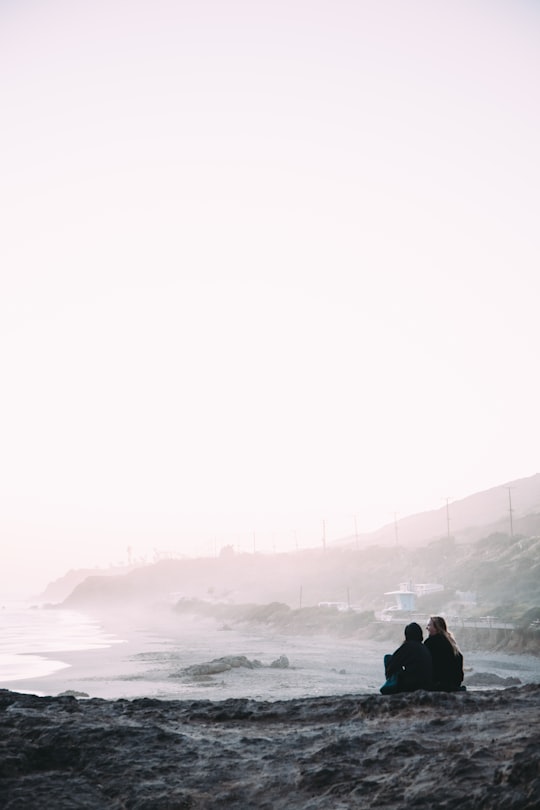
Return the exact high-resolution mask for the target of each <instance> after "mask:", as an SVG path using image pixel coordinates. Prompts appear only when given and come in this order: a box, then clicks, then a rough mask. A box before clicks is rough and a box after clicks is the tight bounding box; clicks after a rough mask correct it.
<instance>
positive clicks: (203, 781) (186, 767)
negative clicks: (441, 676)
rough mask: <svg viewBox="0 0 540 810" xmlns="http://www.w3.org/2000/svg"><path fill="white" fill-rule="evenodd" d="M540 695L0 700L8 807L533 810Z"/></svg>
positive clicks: (533, 689)
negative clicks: (274, 699) (217, 700)
mask: <svg viewBox="0 0 540 810" xmlns="http://www.w3.org/2000/svg"><path fill="white" fill-rule="evenodd" d="M539 747H540V684H530V685H528V686H521V687H516V688H513V689H505V690H498V689H491V690H486V691H478V692H458V693H445V692H442V693H441V692H423V691H420V692H414V693H411V694H399V695H392V696H388V697H383V696H382V695H378V694H369V695H362V694H355V695H342V696H335V697H313V698H305V699H296V700H278V701H257V700H251V699H229V700H224V701H219V702H212V701H209V700H199V701H195V700H172V701H167V700H160V699H157V698H155V699H154V698H143V699H138V700H132V701H130V700H115V701H107V700H101V699H97V698H91V699H88V700H82V701H78V700H76V699H75V698H74V697H69V696H64V697H36V696H35V695H28V694H19V693H16V692H9V691H7V690H2V689H0V807H1V808H2V810H42V808H51V810H53V808H54V810H64V809H65V810H68V808H69V810H104V808H107V810H122V808H125V809H127V808H129V810H188V808H189V810H223V808H228V810H246V808H267V809H269V808H271V809H272V810H307V809H308V808H309V810H328V809H329V808H338V807H339V808H340V810H358V808H366V809H367V808H376V807H384V808H387V810H402V809H403V808H412V807H418V808H420V807H421V808H443V807H459V808H460V810H476V808H489V810H506V808H515V810H517V808H519V810H533V809H535V808H538V791H539V789H540V760H539V758H538V750H539Z"/></svg>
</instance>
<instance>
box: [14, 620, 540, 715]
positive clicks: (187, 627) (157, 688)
mask: <svg viewBox="0 0 540 810" xmlns="http://www.w3.org/2000/svg"><path fill="white" fill-rule="evenodd" d="M101 622H102V629H103V631H104V633H106V635H107V637H108V638H110V640H111V642H112V643H111V644H110V646H107V647H99V648H93V649H88V650H66V651H58V650H54V651H51V652H50V653H49V654H48V653H47V652H46V651H42V652H41V653H40V654H41V655H42V656H44V657H49V658H51V659H52V660H54V661H59V662H61V665H62V668H59V669H56V670H55V671H54V672H50V673H48V674H46V675H43V676H41V677H28V678H20V679H17V680H11V681H10V680H5V681H3V682H2V684H0V686H2V687H4V688H6V689H11V690H15V691H20V692H29V693H32V694H37V695H39V696H45V695H50V696H55V695H59V694H62V693H65V692H73V693H77V694H80V695H84V696H88V697H91V698H94V697H95V698H103V699H111V700H116V699H122V698H126V699H134V698H145V697H150V698H162V699H193V700H200V699H210V700H224V699H228V698H250V699H255V700H282V699H288V698H294V699H297V698H307V697H315V696H322V695H342V694H349V693H362V694H365V693H377V692H378V689H379V687H380V685H381V683H382V658H383V655H384V653H385V652H388V651H392V649H394V647H395V646H396V640H394V639H392V640H386V641H380V640H370V639H361V640H359V639H355V638H340V637H335V636H329V635H321V634H319V635H316V634H315V635H307V636H306V635H303V636H299V635H286V634H282V633H276V632H273V631H270V630H268V629H267V628H264V627H262V628H261V627H253V626H238V627H228V628H226V629H224V627H223V625H222V624H220V623H218V622H216V621H215V620H211V619H206V618H201V617H195V616H194V617H189V618H182V619H181V620H180V619H177V618H176V617H174V619H173V618H171V613H170V612H169V611H166V610H164V611H162V612H159V611H158V612H155V613H152V614H151V615H146V616H145V617H142V616H137V617H135V618H133V619H132V620H131V621H129V617H126V616H125V615H109V616H107V617H102V618H101ZM400 633H401V628H396V634H397V635H396V639H397V638H399V635H400ZM224 656H243V657H245V658H246V659H247V660H248V661H249V662H256V664H257V666H254V667H253V668H250V667H245V666H242V667H234V668H231V669H230V670H229V671H222V672H217V673H215V674H210V675H207V676H201V675H194V674H193V671H192V670H193V668H194V667H196V666H198V665H201V664H203V663H207V662H211V661H214V660H215V659H218V658H221V657H224ZM282 657H284V658H286V660H287V662H288V666H287V667H285V668H275V667H273V666H272V664H273V663H274V662H276V661H277V660H279V659H280V658H282ZM259 664H260V666H259ZM465 668H466V679H467V678H469V679H470V678H471V677H472V675H478V674H479V673H483V674H490V675H492V676H494V678H499V679H501V681H503V680H504V679H506V678H513V679H514V681H513V683H515V684H517V685H519V684H527V683H538V682H540V659H538V658H536V657H534V656H530V655H529V656H526V655H513V654H506V653H504V652H489V651H482V650H470V651H466V652H465ZM484 685H485V684H484ZM503 685H504V684H503ZM471 688H475V687H474V686H472V687H471Z"/></svg>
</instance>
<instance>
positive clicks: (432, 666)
mask: <svg viewBox="0 0 540 810" xmlns="http://www.w3.org/2000/svg"><path fill="white" fill-rule="evenodd" d="M427 631H428V637H427V638H426V640H425V641H423V635H422V628H421V627H420V625H419V624H417V622H411V624H408V625H407V626H406V628H405V641H404V642H403V644H402V645H401V646H400V647H398V649H397V650H396V651H395V652H394V653H393V654H392V655H385V656H384V672H385V677H386V682H385V683H384V684H383V686H381V689H380V691H381V694H383V695H392V694H395V693H396V692H414V691H416V690H417V689H429V690H431V691H438V692H455V691H458V690H460V689H464V688H465V687H463V686H462V685H461V684H462V681H463V655H462V654H461V651H460V650H459V647H458V646H457V644H456V640H455V638H454V636H453V635H452V633H450V631H449V630H448V627H447V626H446V621H445V620H444V619H443V618H442V616H431V617H430V619H429V621H428V624H427Z"/></svg>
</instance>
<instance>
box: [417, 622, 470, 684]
mask: <svg viewBox="0 0 540 810" xmlns="http://www.w3.org/2000/svg"><path fill="white" fill-rule="evenodd" d="M426 629H427V631H428V633H429V635H428V637H427V638H426V640H425V641H424V647H427V649H428V650H429V652H430V653H431V658H432V660H433V689H434V690H436V691H437V692H456V691H458V690H461V689H465V687H464V686H461V682H462V681H463V655H462V654H461V652H460V649H459V647H458V645H457V643H456V640H455V638H454V636H453V635H452V633H451V632H450V631H449V630H448V627H447V626H446V621H445V620H444V619H443V617H442V616H430V619H429V621H428V623H427V628H426Z"/></svg>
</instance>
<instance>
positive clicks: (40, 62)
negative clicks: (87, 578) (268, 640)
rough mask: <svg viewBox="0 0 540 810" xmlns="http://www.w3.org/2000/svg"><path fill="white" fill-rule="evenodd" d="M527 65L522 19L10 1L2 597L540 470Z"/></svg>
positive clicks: (112, 0) (374, 9)
mask: <svg viewBox="0 0 540 810" xmlns="http://www.w3.org/2000/svg"><path fill="white" fill-rule="evenodd" d="M539 42H540V6H539V5H538V4H537V3H535V2H524V0H508V2H498V0H491V1H490V2H482V0H477V1H476V2H471V1H470V0H457V1H456V2H452V3H449V2H442V0H439V1H437V0H435V1H434V0H429V1H428V0H411V1H410V2H408V1H407V2H405V1H404V0H387V1H386V2H385V1H384V0H354V2H353V0H319V1H318V2H317V0H311V2H303V1H302V0H286V1H285V0H272V2H268V1H267V0H260V1H258V0H250V2H248V1H247V0H244V1H243V2H240V0H221V2H218V0H213V2H212V1H211V0H197V1H196V2H195V0H184V1H182V0H177V2H172V0H152V2H149V0H138V1H137V0H130V1H129V2H128V1H127V0H106V1H105V0H92V2H88V3H83V2H73V0H69V2H68V1H67V0H65V2H58V1H57V0H40V2H37V1H36V2H31V0H17V1H15V0H2V1H1V2H0V109H1V111H2V112H1V115H2V123H1V127H0V177H1V184H0V207H1V212H0V228H1V238H0V278H1V286H0V379H1V385H2V396H1V399H0V424H1V445H0V536H1V538H2V545H3V554H2V566H1V571H0V592H1V591H5V590H6V589H9V588H10V587H12V586H13V584H14V583H16V582H18V581H19V579H20V576H21V573H22V572H23V571H30V574H29V576H28V583H29V584H30V585H31V586H32V587H44V586H45V584H46V583H47V582H48V581H49V580H50V579H55V578H56V577H58V576H60V575H61V574H63V573H64V572H65V571H66V570H68V569H69V568H73V567H79V566H90V565H95V564H97V565H103V566H107V565H109V564H111V563H116V562H122V561H123V562H125V561H126V560H127V551H126V550H127V546H128V545H130V546H131V548H132V554H133V556H134V557H147V558H148V559H151V558H152V555H153V553H154V549H158V550H170V551H174V552H176V553H184V554H190V555H192V554H196V553H202V554H210V553H214V552H215V550H216V549H217V550H219V548H221V547H222V546H223V545H225V544H228V543H231V544H233V545H234V546H235V547H236V548H238V549H239V550H247V551H249V550H252V549H253V546H254V545H255V547H256V549H257V550H259V551H271V550H272V549H275V550H277V551H284V550H287V549H291V548H295V547H296V546H298V547H300V548H302V547H309V546H313V545H318V544H319V543H320V541H321V537H322V521H323V520H325V521H326V533H327V540H328V541H331V540H333V539H335V538H338V537H340V536H343V535H345V534H351V533H353V532H354V528H355V524H354V521H355V517H356V525H357V527H358V530H359V531H367V530H370V529H374V528H377V527H378V526H380V525H382V524H384V523H389V522H392V521H393V520H394V513H396V514H397V516H398V517H399V516H402V517H404V516H405V515H407V514H411V513H413V512H416V511H422V510H425V509H434V508H439V507H440V506H441V505H442V504H443V499H444V498H446V497H450V498H452V499H457V498H460V497H464V496H466V495H469V494H472V493H473V492H476V491H479V490H482V489H487V488H489V487H491V486H496V485H499V484H502V483H505V482H507V481H510V480H512V479H515V478H519V477H524V476H529V475H532V474H534V473H536V472H539V471H540V465H539V464H538V458H539V449H540V448H539V444H540V431H539V430H538V415H539V413H540V407H539V406H540V402H539V400H540V383H539V371H538V345H539V327H538V306H539V287H540V280H539V268H538V255H539V250H538V249H539V244H540V228H539V226H538V222H539V213H540V212H539V200H538V193H539V192H538V190H539V188H540V160H539V144H540V106H539V92H538V88H539V87H540V49H539V47H538V43H539ZM441 531H442V532H444V527H442V528H441Z"/></svg>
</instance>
